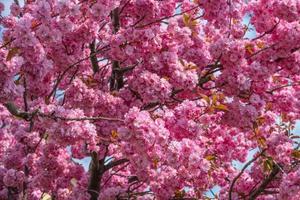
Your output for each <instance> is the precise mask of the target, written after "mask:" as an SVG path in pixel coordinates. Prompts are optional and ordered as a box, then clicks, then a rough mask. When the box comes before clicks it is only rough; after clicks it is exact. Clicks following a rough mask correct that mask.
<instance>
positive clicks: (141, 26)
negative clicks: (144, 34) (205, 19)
mask: <svg viewBox="0 0 300 200" xmlns="http://www.w3.org/2000/svg"><path fill="white" fill-rule="evenodd" d="M196 8H199V6H195V7H193V8H191V9H188V10H185V11H182V12H180V13H176V14H174V15H171V16H166V17H162V18H160V19H157V20H154V21H152V22H149V23H147V24H144V25H140V26H136V28H144V27H146V26H149V25H152V24H156V23H160V22H162V21H163V20H165V19H170V18H172V17H176V16H179V15H182V14H184V13H187V12H189V11H192V10H195V9H196Z"/></svg>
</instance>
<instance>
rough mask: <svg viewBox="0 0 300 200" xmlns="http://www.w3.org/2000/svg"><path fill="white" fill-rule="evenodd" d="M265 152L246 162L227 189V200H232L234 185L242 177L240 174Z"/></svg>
mask: <svg viewBox="0 0 300 200" xmlns="http://www.w3.org/2000/svg"><path fill="white" fill-rule="evenodd" d="M265 151H266V150H265V149H264V150H263V151H262V152H261V153H260V154H259V155H257V156H255V157H254V158H253V159H251V160H250V161H248V162H247V163H246V165H245V166H244V167H243V168H242V170H241V171H240V173H239V174H238V175H237V176H236V177H235V178H234V179H233V180H232V182H231V185H230V188H229V200H232V191H233V187H234V184H235V183H236V182H237V180H238V179H239V178H240V176H242V174H243V173H244V171H245V170H246V168H247V167H249V166H250V165H251V164H252V163H253V162H255V161H256V160H257V159H258V158H259V157H260V156H261V155H262V154H263V153H264V152H265Z"/></svg>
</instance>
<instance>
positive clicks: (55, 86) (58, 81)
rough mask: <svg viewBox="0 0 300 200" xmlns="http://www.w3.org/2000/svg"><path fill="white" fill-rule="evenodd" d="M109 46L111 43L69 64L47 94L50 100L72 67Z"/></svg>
mask: <svg viewBox="0 0 300 200" xmlns="http://www.w3.org/2000/svg"><path fill="white" fill-rule="evenodd" d="M108 47H109V45H105V46H104V47H102V48H100V49H98V50H96V51H95V53H93V54H90V55H89V56H87V57H84V58H82V59H80V60H78V61H76V62H74V63H73V64H71V65H69V66H68V67H67V68H66V69H65V70H64V71H63V73H62V74H61V75H59V77H58V78H57V80H56V83H55V85H54V87H53V89H52V91H51V92H50V94H49V95H48V96H47V99H48V100H49V99H50V97H51V96H52V95H53V94H54V93H55V91H56V89H57V88H58V86H59V84H60V82H61V81H62V79H63V78H64V76H65V75H66V74H67V72H68V71H69V70H70V69H72V68H73V67H74V66H76V65H78V64H80V63H81V62H83V61H85V60H87V59H89V58H91V56H94V55H97V54H99V53H101V52H103V51H104V49H106V48H108Z"/></svg>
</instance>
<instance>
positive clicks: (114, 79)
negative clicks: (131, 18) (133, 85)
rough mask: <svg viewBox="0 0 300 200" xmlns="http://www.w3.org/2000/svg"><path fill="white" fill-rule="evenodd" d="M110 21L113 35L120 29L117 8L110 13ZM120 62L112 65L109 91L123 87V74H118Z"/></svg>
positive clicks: (115, 61)
mask: <svg viewBox="0 0 300 200" xmlns="http://www.w3.org/2000/svg"><path fill="white" fill-rule="evenodd" d="M111 20H112V25H113V34H116V33H117V32H118V31H119V29H120V12H119V8H115V9H114V10H113V11H112V12H111ZM119 70H120V62H119V61H117V60H114V61H113V63H112V72H111V77H110V84H109V87H110V91H114V90H119V89H121V88H122V87H123V86H124V80H123V74H122V73H120V72H119Z"/></svg>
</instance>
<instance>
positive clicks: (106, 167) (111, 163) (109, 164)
mask: <svg viewBox="0 0 300 200" xmlns="http://www.w3.org/2000/svg"><path fill="white" fill-rule="evenodd" d="M127 162H129V160H128V159H126V158H123V159H120V160H115V161H112V162H110V163H108V164H107V165H105V167H104V170H105V171H107V170H109V169H111V168H113V167H115V166H118V165H122V164H124V163H127Z"/></svg>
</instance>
